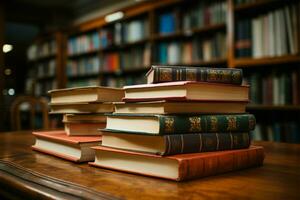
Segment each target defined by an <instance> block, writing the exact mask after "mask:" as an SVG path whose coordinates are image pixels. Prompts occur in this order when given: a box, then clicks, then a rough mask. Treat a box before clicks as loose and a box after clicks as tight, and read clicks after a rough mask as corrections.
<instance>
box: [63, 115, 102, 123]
mask: <svg viewBox="0 0 300 200" xmlns="http://www.w3.org/2000/svg"><path fill="white" fill-rule="evenodd" d="M63 122H64V123H86V122H88V123H106V116H105V115H104V114H64V116H63Z"/></svg>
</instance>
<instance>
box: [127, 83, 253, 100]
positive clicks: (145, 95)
mask: <svg viewBox="0 0 300 200" xmlns="http://www.w3.org/2000/svg"><path fill="white" fill-rule="evenodd" d="M124 89H125V97H124V98H123V101H126V102H140V101H154V100H174V101H175V100H176V101H248V100H249V86H247V85H243V86H240V85H232V84H221V83H205V82H194V81H178V82H170V83H157V84H141V85H133V86H125V87H124Z"/></svg>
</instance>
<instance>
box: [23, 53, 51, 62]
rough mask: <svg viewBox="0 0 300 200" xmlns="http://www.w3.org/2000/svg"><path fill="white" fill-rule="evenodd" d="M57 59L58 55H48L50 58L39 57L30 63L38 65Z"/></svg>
mask: <svg viewBox="0 0 300 200" xmlns="http://www.w3.org/2000/svg"><path fill="white" fill-rule="evenodd" d="M55 58H56V54H52V55H48V56H43V57H39V58H36V59H34V60H29V61H28V62H29V63H38V62H43V61H48V60H51V59H55Z"/></svg>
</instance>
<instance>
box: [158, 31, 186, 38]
mask: <svg viewBox="0 0 300 200" xmlns="http://www.w3.org/2000/svg"><path fill="white" fill-rule="evenodd" d="M182 36H183V34H182V32H181V31H178V32H175V33H169V34H165V35H161V34H156V35H153V37H152V39H153V40H171V39H176V38H179V37H182Z"/></svg>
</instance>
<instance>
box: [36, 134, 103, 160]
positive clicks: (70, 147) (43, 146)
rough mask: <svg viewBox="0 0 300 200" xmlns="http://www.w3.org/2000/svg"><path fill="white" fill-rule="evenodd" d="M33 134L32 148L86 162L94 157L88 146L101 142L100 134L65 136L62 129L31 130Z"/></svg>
mask: <svg viewBox="0 0 300 200" xmlns="http://www.w3.org/2000/svg"><path fill="white" fill-rule="evenodd" d="M32 134H33V135H34V136H35V144H34V145H33V146H32V149H33V150H36V151H40V152H43V153H46V154H49V155H53V156H56V157H59V158H63V159H66V160H69V161H73V162H88V161H93V160H94V159H95V152H94V150H92V149H91V148H90V147H93V146H97V145H100V144H101V136H76V137H75V136H72V137H71V136H67V134H66V132H64V131H41V132H32Z"/></svg>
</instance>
